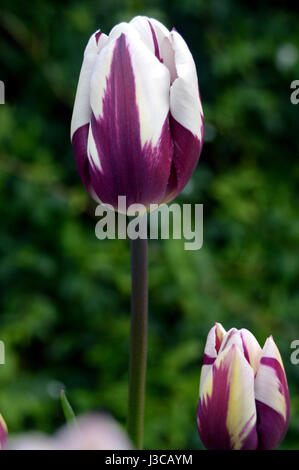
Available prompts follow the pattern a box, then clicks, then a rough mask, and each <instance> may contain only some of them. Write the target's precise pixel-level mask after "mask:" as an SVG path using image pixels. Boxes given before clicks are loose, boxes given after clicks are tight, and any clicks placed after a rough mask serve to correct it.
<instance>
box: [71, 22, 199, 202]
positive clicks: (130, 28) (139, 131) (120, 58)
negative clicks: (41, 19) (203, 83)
mask: <svg viewBox="0 0 299 470" xmlns="http://www.w3.org/2000/svg"><path fill="white" fill-rule="evenodd" d="M71 138H72V145H73V149H74V154H75V158H76V163H77V167H78V171H79V174H80V177H81V179H82V182H83V184H84V186H85V188H86V190H87V191H88V193H89V194H90V196H91V197H93V198H94V199H95V200H96V201H97V202H103V203H106V204H110V205H112V206H113V207H114V208H117V203H118V196H126V198H127V200H126V202H127V206H129V205H131V204H133V203H139V204H143V205H144V206H146V207H148V206H149V205H150V204H159V203H163V202H168V201H170V200H171V199H173V198H174V197H175V196H176V195H177V194H178V193H179V192H180V191H181V190H182V189H183V188H184V186H185V185H186V183H187V181H188V180H189V178H190V176H191V174H192V172H193V170H194V168H195V166H196V164H197V162H198V159H199V155H200V152H201V148H202V142H203V112H202V106H201V101H200V95H199V88H198V81H197V74H196V68H195V64H194V60H193V58H192V55H191V53H190V51H189V49H188V46H187V45H186V43H185V41H184V39H183V38H182V37H181V36H180V34H179V33H178V32H177V31H175V30H172V31H171V32H169V31H168V29H167V28H166V27H165V26H163V25H162V24H161V23H159V22H158V21H157V20H154V19H149V18H146V17H140V16H138V17H136V18H134V19H133V20H132V21H131V22H130V23H121V24H118V25H117V26H115V27H114V28H113V29H112V31H111V32H110V34H109V36H106V35H105V34H104V33H102V32H101V31H97V32H96V33H94V34H93V35H92V36H91V38H90V40H89V42H88V44H87V47H86V49H85V53H84V60H83V64H82V68H81V73H80V78H79V83H78V88H77V94H76V99H75V104H74V111H73V117H72V125H71Z"/></svg>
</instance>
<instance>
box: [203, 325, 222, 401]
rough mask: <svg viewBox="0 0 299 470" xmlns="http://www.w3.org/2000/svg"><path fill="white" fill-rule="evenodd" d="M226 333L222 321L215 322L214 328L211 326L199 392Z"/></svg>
mask: <svg viewBox="0 0 299 470" xmlns="http://www.w3.org/2000/svg"><path fill="white" fill-rule="evenodd" d="M225 333H226V331H225V329H224V328H223V326H222V325H221V323H215V325H214V326H213V328H211V329H210V331H209V333H208V336H207V341H206V345H205V350H204V360H203V366H202V368H201V374H200V387H199V390H200V391H199V393H201V390H202V389H203V384H204V382H205V379H206V377H207V375H208V373H209V371H210V370H211V368H212V367H213V362H214V360H215V359H216V357H217V355H218V351H219V349H220V346H221V343H222V340H223V337H224V335H225Z"/></svg>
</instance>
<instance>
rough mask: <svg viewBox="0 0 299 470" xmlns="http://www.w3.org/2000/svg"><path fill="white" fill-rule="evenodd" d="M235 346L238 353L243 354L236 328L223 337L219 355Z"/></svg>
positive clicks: (240, 339)
mask: <svg viewBox="0 0 299 470" xmlns="http://www.w3.org/2000/svg"><path fill="white" fill-rule="evenodd" d="M233 344H235V345H236V346H237V347H238V349H239V350H240V352H241V353H242V354H244V349H243V343H242V338H241V335H240V332H239V330H237V329H236V328H231V329H230V330H229V331H228V332H227V333H226V334H225V336H224V338H223V340H222V344H221V347H220V350H219V354H220V353H221V352H222V351H223V350H224V349H227V348H229V347H230V346H232V345H233Z"/></svg>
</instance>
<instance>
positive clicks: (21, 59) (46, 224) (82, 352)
mask: <svg viewBox="0 0 299 470" xmlns="http://www.w3.org/2000/svg"><path fill="white" fill-rule="evenodd" d="M246 3H248V5H246ZM0 10H1V11H0V41H1V42H0V64H1V65H0V79H1V80H3V81H4V82H5V85H6V104H5V105H1V107H0V155H1V160H0V162H1V163H0V198H1V201H0V203H1V233H0V250H1V261H0V288H1V300H0V338H1V339H2V340H3V341H4V342H5V345H6V365H2V366H0V412H2V413H3V415H4V417H5V419H6V421H7V423H8V426H9V429H10V432H11V433H12V434H13V433H16V432H21V431H25V430H30V429H40V430H44V431H46V432H53V431H54V430H55V429H56V428H57V427H58V426H59V425H61V424H62V423H63V421H64V419H63V416H62V411H61V407H60V403H59V400H58V395H59V391H60V388H61V387H65V388H66V390H67V393H68V397H69V399H70V401H71V403H72V404H73V407H74V409H75V410H76V412H77V413H82V412H85V411H87V410H94V409H106V410H108V411H110V412H111V413H112V414H113V415H114V416H115V417H116V418H117V419H118V420H119V421H120V422H121V423H125V420H126V409H127V363H128V341H129V319H130V315H129V309H130V270H129V245H128V242H127V241H121V240H120V241H116V240H115V241H113V240H111V241H99V240H97V239H96V237H95V234H94V229H95V223H96V218H95V217H94V207H95V204H94V203H93V202H92V201H91V200H90V199H89V198H88V196H87V195H86V193H85V191H84V189H83V187H82V186H81V183H80V181H79V177H78V174H77V172H76V168H75V163H74V159H73V154H72V149H71V145H70V140H69V127H70V119H71V113H72V104H73V99H74V94H75V89H76V85H77V79H78V75H79V70H80V66H81V61H82V54H83V51H84V48H85V45H86V42H87V40H88V38H89V36H90V34H91V33H93V31H94V30H96V29H98V28H101V29H102V30H103V31H104V32H106V33H108V32H109V30H110V29H111V28H112V26H113V25H114V24H116V23H118V22H120V21H122V20H129V19H130V18H131V17H133V16H135V15H136V14H146V15H149V16H153V17H156V18H157V19H160V20H161V21H162V22H164V23H165V24H166V25H167V26H169V27H172V25H174V26H175V27H176V28H177V30H178V31H179V32H180V33H181V34H182V35H183V36H184V38H185V39H186V41H187V43H188V44H189V46H190V49H191V51H192V53H193V54H194V58H195V60H196V64H197V68H198V75H199V82H200V89H201V95H202V99H203V107H204V112H205V120H206V143H205V144H204V147H203V152H202V156H201V160H200V163H199V165H198V167H197V169H196V171H195V173H194V175H193V177H192V181H191V183H190V184H189V185H188V187H187V189H186V190H185V192H184V193H183V194H182V195H181V196H180V198H179V199H180V201H181V202H192V203H195V202H200V203H203V204H204V246H203V248H202V249H201V250H200V251H197V252H194V251H189V252H188V251H184V249H183V245H182V242H181V241H171V240H170V241H162V242H161V241H152V242H151V243H150V260H149V263H150V271H149V279H150V285H149V294H150V306H149V315H150V325H149V359H148V380H147V402H146V420H145V423H146V432H145V445H146V447H147V448H162V449H167V448H170V449H171V448H181V449H188V448H191V449H195V448H201V444H200V441H199V438H198V436H197V431H196V424H195V409H196V402H197V397H198V383H199V376H200V366H201V361H202V354H203V346H204V342H205V337H206V334H207V332H208V330H209V328H210V327H211V326H212V325H213V323H214V322H215V321H220V322H222V323H223V325H224V327H225V328H226V329H229V328H230V327H232V326H235V327H247V328H249V329H250V330H251V331H252V332H253V333H254V334H255V335H256V336H257V338H258V340H259V341H260V342H261V343H263V342H264V341H265V339H266V337H267V336H268V335H270V334H271V333H272V334H273V336H274V338H275V340H276V342H277V344H278V346H279V348H280V350H281V353H282V356H283V360H284V363H285V367H286V370H287V376H288V380H289V385H290V393H291V421H290V427H289V431H288V434H287V437H286V439H285V441H284V443H283V445H282V447H283V448H298V443H299V441H298V440H299V393H298V380H299V365H298V366H295V365H291V363H290V353H291V349H290V343H291V341H293V340H294V339H299V330H298V328H299V320H298V318H299V290H298V279H299V219H298V177H299V161H298V121H299V120H298V115H299V105H298V106H297V107H296V106H295V105H292V104H291V102H290V93H291V90H290V83H291V81H292V80H295V79H299V58H298V52H299V37H298V23H299V14H298V12H297V11H295V10H293V11H292V10H288V9H287V2H282V1H277V2H275V7H274V6H271V3H270V2H257V1H251V2H242V1H233V0H212V1H206V0H174V1H172V2H169V1H166V0H159V1H158V0H157V1H154V0H153V1H142V0H139V1H138V0H136V1H133V0H131V1H120V0H119V1H117V0H115V1H104V0H103V1H83V0H81V1H79V0H72V1H65V2H61V1H59V0H56V1H51V2H50V1H46V2H43V1H37V0H31V1H30V2H24V1H23V0H16V1H14V2H12V1H11V0H1V7H0Z"/></svg>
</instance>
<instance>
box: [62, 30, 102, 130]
mask: <svg viewBox="0 0 299 470" xmlns="http://www.w3.org/2000/svg"><path fill="white" fill-rule="evenodd" d="M106 42H107V36H106V34H103V33H101V31H100V30H99V31H96V32H95V33H94V34H93V35H92V36H91V37H90V39H89V41H88V43H87V46H86V49H85V52H84V59H83V63H82V67H81V71H80V77H79V82H78V87H77V92H76V98H75V103H74V110H73V116H72V122H71V138H72V137H73V135H74V133H75V132H76V131H77V130H78V129H79V128H80V127H82V126H84V125H85V124H88V123H89V121H90V118H91V106H90V79H91V74H92V71H93V68H94V65H95V62H96V59H97V55H98V53H99V51H100V50H101V49H102V47H103V46H104V44H105V43H106Z"/></svg>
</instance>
